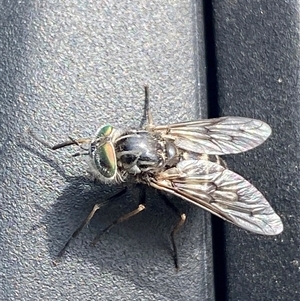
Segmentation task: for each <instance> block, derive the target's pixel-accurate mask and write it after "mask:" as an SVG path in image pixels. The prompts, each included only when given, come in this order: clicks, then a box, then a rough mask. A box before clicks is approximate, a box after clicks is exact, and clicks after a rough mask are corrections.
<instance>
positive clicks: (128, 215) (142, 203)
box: [92, 185, 146, 245]
mask: <svg viewBox="0 0 300 301" xmlns="http://www.w3.org/2000/svg"><path fill="white" fill-rule="evenodd" d="M138 187H139V188H140V196H139V205H138V207H137V208H136V209H134V210H132V211H130V212H128V213H126V214H124V215H122V216H121V217H119V218H117V219H116V220H114V221H113V222H112V223H111V224H110V225H108V226H107V227H106V228H105V229H103V230H101V231H100V232H98V234H97V235H96V237H95V238H94V240H93V241H92V245H95V244H96V243H97V241H98V240H99V239H100V237H101V236H102V235H103V234H104V233H106V232H108V231H109V230H110V229H111V228H112V227H114V226H115V225H117V224H120V223H122V222H124V221H126V220H128V219H129V218H131V217H133V216H135V215H137V214H138V213H140V212H141V211H143V210H145V209H146V206H145V200H146V188H145V187H144V185H138Z"/></svg>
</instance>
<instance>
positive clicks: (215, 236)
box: [203, 1, 228, 301]
mask: <svg viewBox="0 0 300 301" xmlns="http://www.w3.org/2000/svg"><path fill="white" fill-rule="evenodd" d="M203 13H204V16H203V18H204V20H203V22H204V39H205V56H206V66H207V71H206V72H207V73H206V79H207V83H206V84H207V102H208V103H207V108H208V117H209V118H214V117H219V113H220V109H219V104H218V78H217V59H216V44H215V43H216V41H215V31H214V25H215V21H214V15H213V4H212V1H203ZM212 247H213V266H214V267H213V271H214V289H215V300H216V301H226V300H227V296H228V295H227V273H226V253H225V251H226V249H225V229H224V222H223V221H222V220H221V219H220V218H218V217H215V216H212Z"/></svg>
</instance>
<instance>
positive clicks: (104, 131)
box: [96, 125, 113, 138]
mask: <svg viewBox="0 0 300 301" xmlns="http://www.w3.org/2000/svg"><path fill="white" fill-rule="evenodd" d="M112 131H113V127H112V126H111V125H105V126H103V127H102V128H100V129H99V131H98V132H97V133H96V138H100V137H108V136H109V135H110V134H111V133H112Z"/></svg>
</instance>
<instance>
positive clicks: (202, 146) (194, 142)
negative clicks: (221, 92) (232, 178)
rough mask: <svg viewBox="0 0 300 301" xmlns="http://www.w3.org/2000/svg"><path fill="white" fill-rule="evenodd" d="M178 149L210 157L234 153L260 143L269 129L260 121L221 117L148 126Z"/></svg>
mask: <svg viewBox="0 0 300 301" xmlns="http://www.w3.org/2000/svg"><path fill="white" fill-rule="evenodd" d="M151 130H153V131H154V132H159V133H160V134H161V135H162V137H163V138H165V139H169V140H172V141H173V142H174V143H175V145H176V146H177V147H179V148H181V149H184V150H187V151H191V152H196V153H201V154H210V155H225V154H237V153H241V152H244V151H247V150H249V149H252V148H254V147H256V146H258V145H260V144H261V143H263V142H264V141H265V140H266V139H267V138H268V137H269V136H270V135H271V132H272V130H271V128H270V126H269V125H268V124H266V123H265V122H263V121H260V120H256V119H251V118H244V117H221V118H213V119H206V120H197V121H190V122H185V123H177V124H170V125H162V126H154V127H153V128H152V127H151Z"/></svg>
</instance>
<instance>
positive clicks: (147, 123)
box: [140, 85, 153, 130]
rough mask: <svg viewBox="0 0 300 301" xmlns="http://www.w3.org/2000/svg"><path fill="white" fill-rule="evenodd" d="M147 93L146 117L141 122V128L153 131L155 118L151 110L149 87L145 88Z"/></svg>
mask: <svg viewBox="0 0 300 301" xmlns="http://www.w3.org/2000/svg"><path fill="white" fill-rule="evenodd" d="M144 91H145V103H144V116H143V119H142V121H141V124H140V127H141V128H144V127H145V128H146V130H151V128H152V127H153V118H152V114H151V110H150V99H149V86H147V85H145V86H144Z"/></svg>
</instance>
